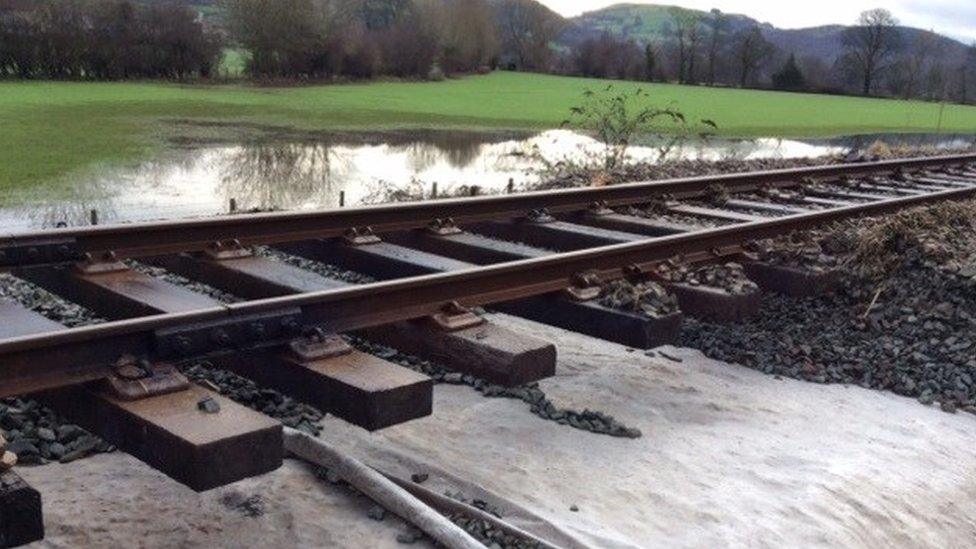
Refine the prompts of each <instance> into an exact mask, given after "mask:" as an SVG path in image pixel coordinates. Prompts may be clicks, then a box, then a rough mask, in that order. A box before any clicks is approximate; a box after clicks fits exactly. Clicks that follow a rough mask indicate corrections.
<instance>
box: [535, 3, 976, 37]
mask: <svg viewBox="0 0 976 549" xmlns="http://www.w3.org/2000/svg"><path fill="white" fill-rule="evenodd" d="M540 1H541V2H542V3H543V4H546V5H547V6H549V7H550V8H552V9H553V10H555V11H557V12H559V13H561V14H563V15H566V16H570V17H571V16H574V15H579V14H580V13H582V12H584V11H590V10H594V9H600V8H602V7H606V6H609V5H612V4H618V3H621V2H622V1H629V3H640V4H667V5H678V6H684V7H687V8H695V9H700V10H709V9H712V8H718V9H720V10H722V11H724V12H728V13H741V14H744V15H748V16H750V17H752V18H753V19H758V20H759V21H762V22H765V23H772V24H773V25H776V26H777V27H781V28H801V27H813V26H817V25H828V24H850V23H853V22H854V21H855V20H856V19H857V16H858V14H859V13H861V12H862V11H864V10H867V9H872V8H877V7H884V8H888V10H890V11H891V12H892V13H894V14H895V17H897V18H898V20H899V21H900V22H901V23H902V24H903V25H906V26H910V27H918V28H922V29H930V30H934V31H936V32H938V33H941V34H945V35H948V36H952V37H953V38H956V39H959V40H962V41H963V42H966V43H969V42H973V41H976V1H974V0H818V1H816V2H794V1H790V0H662V1H660V2H647V1H642V0H540Z"/></svg>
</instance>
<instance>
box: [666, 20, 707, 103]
mask: <svg viewBox="0 0 976 549" xmlns="http://www.w3.org/2000/svg"><path fill="white" fill-rule="evenodd" d="M668 13H669V14H670V16H671V22H670V26H671V33H672V35H673V37H674V41H675V44H676V45H677V53H678V83H680V84H685V83H687V82H688V81H689V80H690V79H693V78H694V75H689V73H693V72H694V60H693V58H694V56H695V55H696V54H697V48H696V47H695V46H697V43H698V42H699V41H700V40H701V36H700V33H699V32H698V30H697V29H698V15H697V14H696V13H695V12H693V11H691V10H686V9H684V8H679V7H671V8H669V9H668ZM689 65H690V66H691V70H689ZM689 76H690V78H689Z"/></svg>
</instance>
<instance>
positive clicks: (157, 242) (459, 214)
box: [0, 154, 976, 270]
mask: <svg viewBox="0 0 976 549" xmlns="http://www.w3.org/2000/svg"><path fill="white" fill-rule="evenodd" d="M971 162H976V154H968V155H952V156H937V157H928V158H913V159H902V160H887V161H881V162H869V163H860V164H840V165H834V166H818V167H808V168H798V169H787V170H771V171H764V172H750V173H741V174H728V175H715V176H702V177H691V178H682V179H671V180H663V181H653V182H638V183H629V184H622V185H612V186H607V187H599V188H582V189H561V190H550V191H537V192H528V193H519V194H512V195H498V196H485V197H477V198H463V199H446V200H437V201H432V202H414V203H401V204H395V205H380V206H368V207H360V208H347V209H338V210H322V211H315V212H290V213H267V214H253V215H232V216H225V217H220V218H212V219H211V218H208V219H194V220H184V221H175V222H152V223H133V224H123V225H106V226H93V227H80V228H63V229H54V230H43V231H35V232H29V233H20V234H8V235H0V270H5V269H6V270H9V269H11V268H14V267H18V266H26V265H42V264H54V263H64V262H69V261H75V260H78V259H80V258H81V257H82V256H83V255H84V254H86V253H91V254H96V255H97V254H101V253H104V252H109V251H110V252H112V253H114V254H116V255H117V256H118V257H120V258H125V257H144V256H150V255H161V254H168V253H176V252H186V251H199V250H204V249H206V248H208V247H210V246H212V245H214V243H215V242H229V241H238V242H240V243H241V244H243V245H245V246H246V245H256V244H275V243H281V242H291V241H297V240H302V239H312V238H332V237H337V236H341V235H342V234H344V233H345V232H347V231H348V230H349V229H350V228H365V227H369V228H371V229H372V230H374V231H375V232H377V233H386V232H394V231H401V230H407V229H415V228H421V227H425V226H427V225H429V224H430V223H431V222H432V221H434V220H437V219H447V218H451V219H453V220H454V221H455V222H456V223H458V224H470V223H476V222H479V221H489V220H502V219H514V218H520V217H525V216H526V215H528V214H529V213H530V212H532V211H534V210H542V209H546V210H548V211H549V212H551V213H566V212H573V211H580V210H585V209H587V208H589V207H591V206H592V205H594V204H596V203H602V204H605V205H608V206H622V205H628V204H638V203H641V202H649V201H653V200H655V199H660V198H662V197H673V198H689V197H695V196H702V195H703V194H705V193H706V192H707V189H708V188H709V187H711V186H713V185H722V186H724V187H725V188H726V189H727V190H728V191H729V192H743V191H750V190H756V189H759V188H763V187H770V186H772V187H789V186H797V185H800V184H802V182H803V181H805V180H810V179H814V180H817V179H821V180H823V179H828V180H829V179H836V178H840V177H857V176H864V175H877V174H884V173H893V172H898V171H903V170H907V171H911V170H921V169H926V168H932V167H950V166H953V165H962V164H966V163H971Z"/></svg>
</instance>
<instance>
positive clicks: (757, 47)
mask: <svg viewBox="0 0 976 549" xmlns="http://www.w3.org/2000/svg"><path fill="white" fill-rule="evenodd" d="M775 52H776V48H775V46H773V45H772V44H770V43H769V41H768V40H766V37H765V36H763V33H762V30H760V28H759V27H758V26H752V27H749V28H747V29H743V30H741V31H739V32H738V33H737V34H736V37H735V55H736V59H737V61H738V63H739V86H740V87H743V88H744V87H746V86H747V85H749V83H750V82H752V80H753V79H754V78H755V75H756V72H757V71H758V70H759V69H760V68H762V66H763V65H764V64H766V63H767V62H768V61H769V60H770V58H771V57H772V56H773V53H775Z"/></svg>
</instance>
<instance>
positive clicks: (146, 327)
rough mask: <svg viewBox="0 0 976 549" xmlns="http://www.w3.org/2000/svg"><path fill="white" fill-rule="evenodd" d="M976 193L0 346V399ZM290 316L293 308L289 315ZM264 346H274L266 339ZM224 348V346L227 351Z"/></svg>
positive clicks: (950, 193)
mask: <svg viewBox="0 0 976 549" xmlns="http://www.w3.org/2000/svg"><path fill="white" fill-rule="evenodd" d="M974 196H976V186H972V187H967V188H957V189H952V190H945V191H938V192H933V193H930V194H925V195H914V196H906V197H899V198H892V199H888V200H883V201H878V202H872V203H866V204H858V205H853V206H848V207H842V208H835V209H829V210H820V211H815V212H810V213H803V214H795V215H790V216H785V217H779V218H772V219H768V220H761V221H754V222H750V223H744V224H739V225H730V226H724V227H719V228H715V229H707V230H702V231H698V232H692V233H684V234H677V235H672V236H665V237H659V238H649V239H647V240H641V241H636V242H629V243H625V244H616V245H611V246H604V247H599V248H592V249H587V250H581V251H576V252H569V253H560V254H554V255H551V256H544V257H537V258H532V259H525V260H520V261H512V262H507V263H501V264H496V265H490V266H486V267H476V268H470V269H465V270H460V271H450V272H444V273H438V274H431V275H424V276H417V277H411V278H405V279H397V280H391V281H385V282H378V283H374V284H365V285H360V286H351V287H348V288H340V289H334V290H327V291H320V292H312V293H306V294H299V295H295V296H287V297H278V298H271V299H262V300H255V301H248V302H243V303H234V304H228V305H223V306H221V307H216V308H211V309H206V310H200V311H192V312H188V313H180V314H169V315H156V316H151V317H143V318H137V319H131V320H126V321H121V322H112V323H106V324H101V325H95V326H89V327H85V328H77V329H72V330H64V331H60V332H53V333H49V334H41V335H35V336H26V337H20V338H16V339H8V340H3V341H0V396H8V395H15V394H23V393H28V392H32V391H38V390H43V389H50V388H54V387H59V386H63V385H65V384H66V383H77V382H79V381H85V380H88V379H98V378H100V377H104V375H105V373H106V368H107V365H108V364H110V363H112V362H113V361H114V360H115V359H116V358H118V357H119V356H120V355H123V354H130V355H135V356H148V357H156V356H157V355H158V354H159V353H160V351H161V338H162V337H164V336H165V334H167V333H168V332H167V331H168V330H172V329H176V328H180V327H186V326H188V325H189V326H194V325H196V326H213V325H221V326H224V325H233V324H235V323H237V324H239V323H241V322H246V321H248V320H249V319H252V318H255V317H257V316H261V315H265V316H268V315H270V316H274V315H275V314H276V313H279V312H280V313H282V315H285V313H287V315H296V314H297V315H299V316H300V318H301V322H302V324H304V325H306V326H314V327H320V328H323V329H325V330H327V331H330V332H346V331H351V330H357V329H361V328H368V327H372V326H378V325H384V324H388V323H392V322H397V321H400V320H409V319H413V318H419V317H424V316H428V315H431V314H435V313H437V312H438V311H439V310H440V309H441V308H442V307H443V306H444V305H445V304H447V303H450V302H455V301H456V302H458V303H461V304H463V305H466V306H479V305H490V304H492V303H498V302H504V301H510V300H513V299H518V298H523V297H530V296H535V295H542V294H547V293H551V292H555V291H559V290H562V289H565V288H568V287H570V286H572V281H573V279H574V278H575V277H576V275H578V274H579V273H583V272H594V271H596V272H598V273H599V274H600V275H601V276H602V277H603V278H604V279H607V280H609V279H614V278H621V277H624V276H631V275H632V274H633V272H634V269H635V268H636V269H639V270H640V269H644V270H647V269H650V268H652V267H653V266H654V265H656V264H658V263H660V262H661V261H664V260H667V259H669V258H672V257H675V256H680V255H690V254H695V253H703V252H709V251H711V250H714V249H722V248H723V247H729V246H734V245H740V244H743V243H745V242H748V241H751V240H756V239H762V238H769V237H775V236H778V235H784V234H788V233H790V232H793V231H797V230H803V229H808V228H811V227H815V226H822V225H824V224H826V223H830V222H834V221H840V220H844V219H851V218H856V217H862V216H869V215H877V214H882V213H887V212H891V211H896V210H899V209H903V208H908V207H912V206H919V205H925V204H929V203H933V202H938V201H944V200H959V199H966V198H973V197H974ZM296 311H297V312H296ZM269 343H275V342H273V341H270V342H269ZM228 351H230V350H228Z"/></svg>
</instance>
